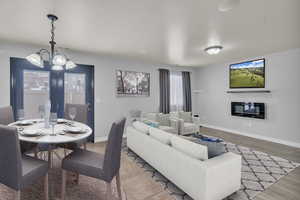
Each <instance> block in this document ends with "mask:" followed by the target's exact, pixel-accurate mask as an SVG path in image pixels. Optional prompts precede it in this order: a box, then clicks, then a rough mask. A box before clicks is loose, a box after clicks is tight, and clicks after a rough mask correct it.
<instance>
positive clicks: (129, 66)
mask: <svg viewBox="0 0 300 200" xmlns="http://www.w3.org/2000/svg"><path fill="white" fill-rule="evenodd" d="M39 48H40V47H38V46H33V45H25V44H15V43H7V42H1V41H0V94H1V98H0V106H2V105H9V104H10V89H9V88H10V83H9V80H10V64H9V58H10V57H25V56H27V55H28V54H30V53H32V52H35V51H37V50H38V49H39ZM67 54H68V55H69V56H71V58H72V59H73V60H74V61H75V62H77V63H80V64H91V65H94V66H95V136H96V140H101V139H103V138H104V137H105V136H106V135H107V134H108V132H109V128H110V125H111V123H112V122H113V121H114V120H117V119H118V118H120V117H121V116H128V112H129V110H131V109H140V110H142V111H145V112H151V111H158V107H159V74H158V68H169V69H171V70H188V71H191V72H192V74H191V79H192V80H191V81H192V89H193V88H194V80H195V77H194V76H195V73H194V72H193V70H194V68H181V67H174V66H166V65H160V64H153V63H146V62H141V61H136V60H134V59H125V58H120V57H113V56H100V55H95V54H89V53H82V52H74V51H72V52H71V51H68V52H67ZM116 69H125V70H133V71H141V72H150V83H151V86H150V87H151V88H150V89H151V91H150V97H116V96H115V87H116V77H115V70H116ZM193 102H195V100H193Z"/></svg>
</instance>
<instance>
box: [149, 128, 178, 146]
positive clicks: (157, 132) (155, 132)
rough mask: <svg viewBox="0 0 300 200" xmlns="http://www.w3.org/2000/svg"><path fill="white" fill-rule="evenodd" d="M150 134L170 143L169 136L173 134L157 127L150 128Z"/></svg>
mask: <svg viewBox="0 0 300 200" xmlns="http://www.w3.org/2000/svg"><path fill="white" fill-rule="evenodd" d="M149 133H150V136H151V137H152V138H154V139H156V140H158V141H160V142H162V143H164V144H168V145H169V144H171V137H172V135H173V134H171V133H168V132H166V131H163V130H160V129H158V128H152V127H151V128H150V129H149Z"/></svg>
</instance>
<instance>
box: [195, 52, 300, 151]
mask: <svg viewBox="0 0 300 200" xmlns="http://www.w3.org/2000/svg"><path fill="white" fill-rule="evenodd" d="M262 57H265V58H266V89H269V90H271V93H270V94H267V93H264V94H260V93H245V94H228V93H226V91H227V90H228V89H229V64H230V63H226V64H217V65H210V66H206V67H203V68H199V69H198V70H197V72H196V74H197V75H196V76H197V77H198V78H197V80H196V81H197V83H196V87H195V88H196V89H197V90H198V91H199V93H198V94H197V96H196V101H197V105H196V111H197V112H199V113H200V116H201V121H202V124H203V125H206V126H209V127H213V128H219V129H223V130H225V131H226V130H227V131H231V132H234V133H239V134H244V135H248V136H251V137H257V138H261V139H266V140H271V141H274V142H279V143H284V144H287V145H292V146H298V147H300V117H299V116H300V49H293V50H289V51H286V52H281V53H274V54H271V55H266V56H262ZM250 59H251V58H250ZM246 60H247V59H246ZM240 61H241V60H236V61H233V62H231V63H236V62H240ZM231 101H246V102H250V101H256V102H264V103H266V112H267V115H266V117H267V118H266V120H260V119H250V118H242V117H233V116H231V110H230V103H231Z"/></svg>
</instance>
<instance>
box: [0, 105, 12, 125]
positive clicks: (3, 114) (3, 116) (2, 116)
mask: <svg viewBox="0 0 300 200" xmlns="http://www.w3.org/2000/svg"><path fill="white" fill-rule="evenodd" d="M14 121H15V120H14V114H13V110H12V107H11V106H5V107H0V124H2V125H8V124H10V123H13V122H14Z"/></svg>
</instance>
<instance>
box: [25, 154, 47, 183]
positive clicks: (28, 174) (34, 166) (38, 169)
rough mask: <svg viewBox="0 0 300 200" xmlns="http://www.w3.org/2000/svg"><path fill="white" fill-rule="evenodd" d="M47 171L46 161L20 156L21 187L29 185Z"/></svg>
mask: <svg viewBox="0 0 300 200" xmlns="http://www.w3.org/2000/svg"><path fill="white" fill-rule="evenodd" d="M47 172H48V163H47V162H46V161H44V160H38V159H35V158H32V157H30V156H23V157H22V184H21V189H23V188H25V187H26V186H28V185H31V184H32V183H34V181H36V180H37V179H38V178H40V177H43V176H45V175H46V173H47Z"/></svg>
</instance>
